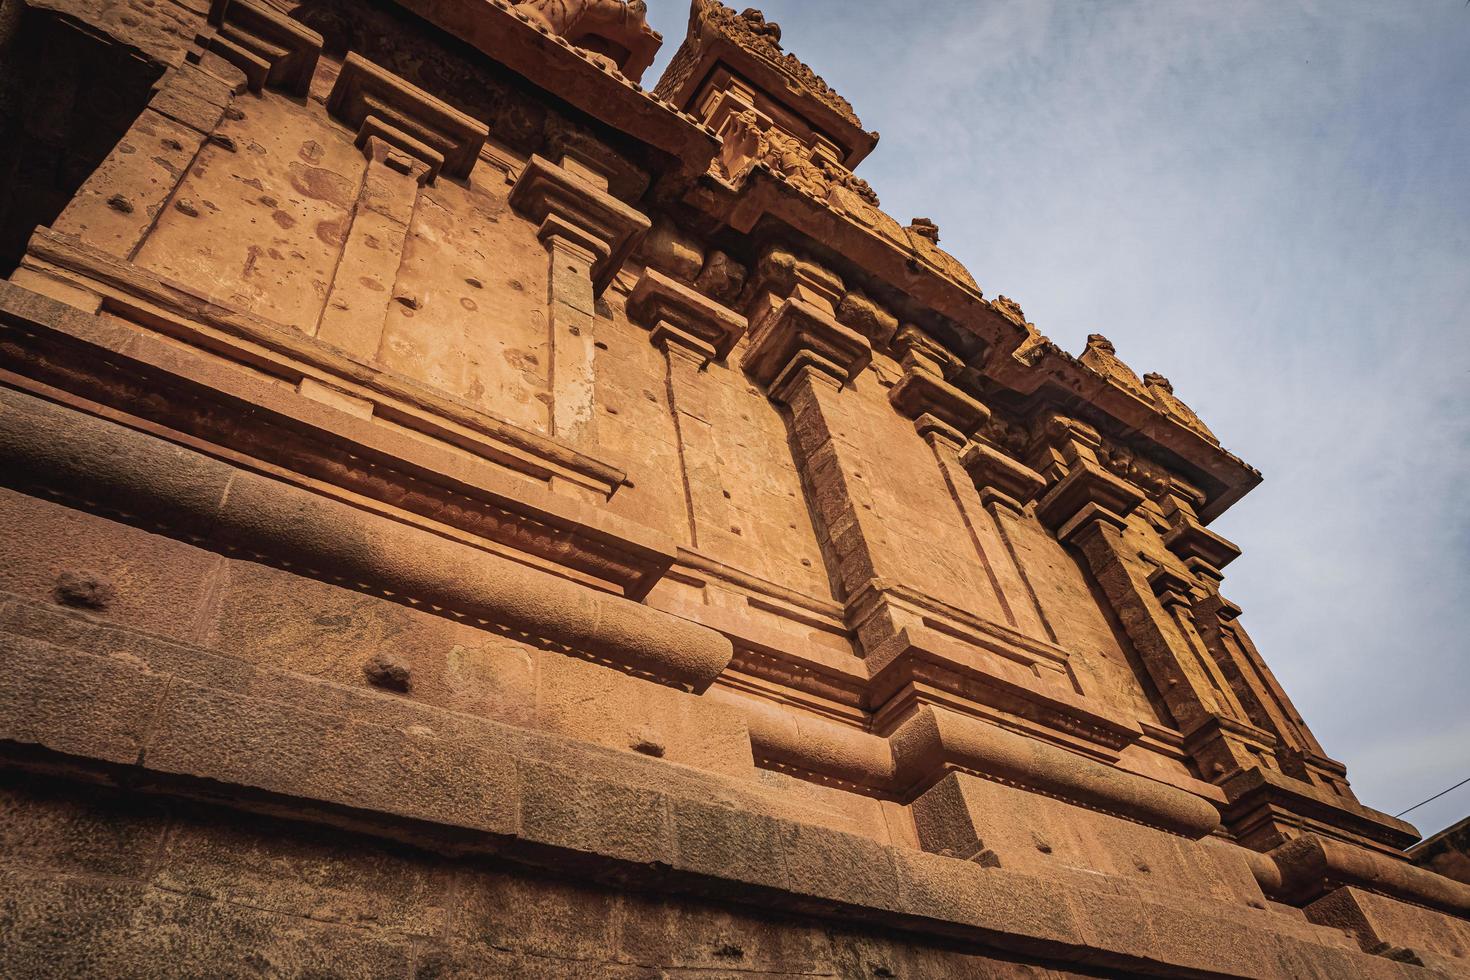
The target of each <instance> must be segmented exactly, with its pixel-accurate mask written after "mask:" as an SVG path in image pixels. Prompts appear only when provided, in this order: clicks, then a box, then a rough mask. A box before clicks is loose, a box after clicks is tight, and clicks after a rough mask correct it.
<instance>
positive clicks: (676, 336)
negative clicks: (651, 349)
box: [628, 269, 746, 361]
mask: <svg viewBox="0 0 1470 980" xmlns="http://www.w3.org/2000/svg"><path fill="white" fill-rule="evenodd" d="M628 313H629V315H630V316H631V317H632V318H633V319H634V320H635V321H637V322H639V323H642V324H643V325H644V326H646V327H648V328H649V329H650V331H651V338H652V340H653V342H654V343H656V344H659V345H663V344H665V343H677V344H680V345H682V346H683V347H685V348H687V349H689V350H692V351H696V352H698V353H700V354H702V355H704V357H705V360H706V361H710V360H724V359H725V358H726V357H727V356H729V354H730V351H731V350H732V349H733V348H734V346H735V344H736V343H737V342H739V340H740V338H741V337H743V336H745V329H746V323H745V317H743V316H740V315H739V314H738V313H735V312H734V311H733V310H731V309H729V308H728V307H726V306H723V305H721V304H720V303H716V302H715V301H714V300H712V299H710V298H708V297H707V296H705V295H704V294H702V293H698V292H696V291H694V290H693V289H690V288H689V287H688V286H685V285H683V284H681V283H678V282H675V281H674V280H673V279H670V278H669V277H668V276H666V275H664V274H663V273H661V272H658V271H657V270H654V269H646V270H644V272H643V277H642V278H641V279H639V280H638V285H636V286H634V287H633V293H632V295H631V296H629V297H628Z"/></svg>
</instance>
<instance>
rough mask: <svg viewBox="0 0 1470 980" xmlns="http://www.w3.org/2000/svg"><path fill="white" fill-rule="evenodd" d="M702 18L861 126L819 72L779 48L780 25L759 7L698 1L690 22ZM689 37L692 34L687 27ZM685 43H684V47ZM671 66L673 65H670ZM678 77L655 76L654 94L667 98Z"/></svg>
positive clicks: (797, 86) (797, 87)
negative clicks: (736, 7) (738, 7)
mask: <svg viewBox="0 0 1470 980" xmlns="http://www.w3.org/2000/svg"><path fill="white" fill-rule="evenodd" d="M699 20H702V21H703V22H704V24H705V25H706V26H707V28H712V29H713V30H715V31H718V32H719V33H721V34H724V35H725V36H727V37H729V38H730V39H731V40H733V41H734V42H735V43H736V44H738V45H739V46H740V47H741V48H743V49H744V50H745V51H746V52H748V53H749V54H751V55H752V56H754V57H756V58H759V59H761V60H762V61H764V62H766V63H767V64H769V65H770V66H771V67H772V68H774V69H776V70H777V71H778V72H780V73H781V74H782V75H784V76H786V77H787V78H788V79H790V81H791V83H792V88H793V90H795V91H803V90H805V91H808V92H811V93H812V94H813V95H814V96H815V97H816V98H817V99H819V100H821V102H822V103H823V104H824V105H826V106H827V107H828V108H830V109H831V110H832V111H834V112H836V113H838V114H839V115H840V116H842V118H843V119H845V120H847V122H848V123H849V124H850V125H852V126H854V127H861V126H862V122H861V121H860V120H859V119H858V117H857V114H856V113H855V112H853V109H852V103H850V102H848V101H847V100H846V99H844V98H843V97H842V96H840V95H838V94H837V92H836V91H835V90H834V89H833V88H832V87H831V86H830V85H828V84H827V83H826V81H824V80H823V79H822V77H821V76H820V75H818V74H817V73H816V72H814V71H812V70H811V68H809V67H808V66H807V65H806V64H805V63H804V62H802V60H801V59H800V58H798V57H796V56H795V55H793V54H788V53H787V52H785V51H783V50H781V27H780V25H779V24H775V23H772V22H770V21H768V20H766V18H765V15H763V14H762V13H761V12H760V11H759V10H756V9H754V8H751V7H747V8H746V9H745V11H744V12H743V13H739V14H737V13H736V12H735V11H734V10H732V9H731V8H729V7H726V6H725V5H724V4H722V3H719V2H718V0H698V2H697V4H696V5H695V9H694V11H693V14H692V16H691V21H699ZM690 36H691V37H694V36H695V31H694V30H693V29H691V31H690ZM688 43H689V42H687V41H686V42H685V45H686V46H687V45H688ZM684 53H685V51H684V49H683V48H681V49H680V52H679V54H678V55H675V59H674V60H675V61H676V62H678V61H679V60H681V58H680V56H681V55H684ZM670 67H671V68H672V67H673V66H670ZM680 80H681V79H680V77H679V73H678V72H674V73H673V74H671V75H665V77H663V78H661V79H659V84H658V87H657V88H655V89H654V94H655V95H657V96H659V97H660V98H665V99H667V98H669V97H670V96H672V95H673V94H674V91H675V89H676V88H678V85H677V82H679V81H680Z"/></svg>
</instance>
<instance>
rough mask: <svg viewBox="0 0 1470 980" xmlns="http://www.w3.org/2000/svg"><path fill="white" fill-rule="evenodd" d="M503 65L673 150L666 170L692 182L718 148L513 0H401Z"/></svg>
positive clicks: (693, 123) (689, 120) (704, 130)
mask: <svg viewBox="0 0 1470 980" xmlns="http://www.w3.org/2000/svg"><path fill="white" fill-rule="evenodd" d="M397 2H398V3H399V5H400V6H402V7H404V8H405V9H407V10H409V11H412V12H413V13H415V14H417V15H418V16H420V17H422V18H424V19H425V20H427V21H428V22H429V23H431V24H433V25H435V26H436V27H439V28H441V29H443V30H445V31H447V32H449V33H450V34H453V35H454V36H455V37H457V38H458V39H460V40H461V41H463V42H464V43H466V44H468V45H470V46H471V47H473V48H475V49H476V50H478V51H479V52H480V53H482V54H484V55H485V56H486V57H488V58H490V59H491V60H492V61H495V62H497V63H499V64H502V65H504V66H505V67H506V68H509V69H510V70H511V71H513V72H515V73H517V74H518V75H521V76H523V77H524V78H525V79H526V80H527V81H529V82H530V83H531V84H533V85H536V86H539V87H540V88H542V89H544V90H545V91H547V92H549V93H550V94H552V95H554V96H555V97H557V98H558V99H562V100H563V101H565V102H567V103H568V104H570V105H572V106H574V107H575V108H577V109H578V110H580V111H582V112H584V113H586V114H587V115H589V116H591V117H592V118H593V119H596V120H597V121H599V122H601V123H603V124H604V125H607V126H610V127H612V128H613V129H615V130H617V131H619V132H621V133H626V134H628V135H629V136H632V137H633V138H634V139H636V140H640V141H642V142H643V143H645V144H646V145H648V146H650V147H652V148H654V149H656V150H658V151H660V152H661V153H664V154H668V155H669V156H670V157H672V158H674V160H676V161H677V165H676V166H675V167H674V168H673V170H672V171H671V172H670V173H669V174H668V175H666V176H668V177H670V178H672V179H673V180H674V182H675V183H678V184H684V185H687V183H688V182H689V181H691V180H693V179H694V178H695V177H696V176H698V175H699V174H702V173H704V172H705V171H706V170H708V169H709V165H710V161H711V160H713V159H714V158H715V154H716V153H717V152H718V151H719V138H718V137H717V136H715V134H714V131H713V130H711V129H709V128H708V127H706V126H704V125H703V124H701V123H700V122H699V121H698V120H696V119H695V118H694V117H693V116H690V115H687V114H685V113H682V112H680V111H678V110H677V109H676V108H674V107H673V106H672V105H670V104H668V103H666V102H663V101H662V100H660V99H658V98H656V97H655V96H654V95H653V94H652V93H650V92H646V91H644V90H643V89H642V88H640V87H639V86H638V85H637V83H635V82H632V81H630V80H629V79H627V78H625V77H624V76H623V75H622V73H621V72H618V71H615V70H610V69H608V68H606V67H605V66H603V65H602V64H600V63H599V61H598V59H597V58H596V57H595V56H594V55H592V54H591V53H589V52H586V51H583V50H581V49H579V48H577V47H575V46H573V45H572V44H570V43H568V42H567V40H566V39H565V38H562V37H559V36H557V35H555V34H553V33H551V32H550V31H549V30H546V29H544V28H541V27H539V26H538V25H533V23H532V22H531V20H530V18H528V17H526V16H524V15H522V16H517V15H516V13H515V12H514V10H513V8H512V5H511V4H510V3H508V2H506V0H397Z"/></svg>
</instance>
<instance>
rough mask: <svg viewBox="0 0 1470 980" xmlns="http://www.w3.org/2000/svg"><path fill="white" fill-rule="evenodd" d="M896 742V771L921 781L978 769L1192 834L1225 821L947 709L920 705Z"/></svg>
mask: <svg viewBox="0 0 1470 980" xmlns="http://www.w3.org/2000/svg"><path fill="white" fill-rule="evenodd" d="M891 741H892V743H893V754H894V759H895V760H896V762H897V764H898V769H899V771H900V772H901V773H906V774H908V775H909V776H910V778H913V779H915V780H916V781H920V782H925V781H926V780H925V777H927V781H928V782H932V781H934V780H936V779H937V778H938V777H939V776H941V775H943V774H944V773H946V772H953V771H961V772H968V773H973V774H974V775H978V776H982V777H984V778H986V779H994V780H996V781H998V782H1002V783H1007V784H1009V785H1012V786H1026V787H1030V788H1033V789H1036V790H1040V791H1041V792H1044V793H1047V794H1048V795H1052V796H1056V797H1058V798H1060V799H1063V800H1068V801H1070V802H1073V803H1075V804H1077V805H1079V806H1084V807H1087V808H1089V809H1095V810H1099V811H1101V812H1103V813H1110V814H1113V815H1114V816H1119V817H1123V818H1124V819H1127V820H1133V821H1136V822H1138V823H1142V824H1145V825H1147V826H1150V827H1156V828H1158V829H1160V830H1166V831H1168V832H1170V833H1173V834H1178V835H1180V836H1183V837H1187V838H1191V839H1195V838H1199V837H1203V836H1205V835H1206V834H1208V833H1210V832H1211V831H1213V830H1214V829H1215V828H1217V827H1218V826H1219V825H1220V814H1219V811H1218V810H1216V809H1215V807H1214V806H1212V805H1211V804H1210V803H1208V802H1206V801H1205V800H1203V799H1200V798H1199V797H1198V796H1194V795H1192V794H1190V793H1187V792H1185V791H1183V790H1179V789H1175V788H1173V787H1172V786H1166V785H1164V784H1163V783H1159V782H1155V781H1154V780H1152V779H1147V778H1145V777H1143V776H1136V775H1133V774H1132V773H1127V772H1123V771H1122V770H1120V769H1116V768H1114V767H1112V766H1109V765H1106V764H1104V763H1101V762H1096V761H1094V760H1092V759H1087V758H1085V757H1083V756H1080V755H1077V754H1076V753H1073V752H1068V751H1067V750H1065V749H1062V748H1059V747H1057V746H1054V745H1048V744H1046V743H1045V742H1040V741H1037V740H1036V739H1033V738H1026V737H1025V736H1023V735H1017V734H1015V733H1014V732H1008V731H1006V730H1004V729H1002V728H999V727H997V726H995V725H992V724H990V723H988V722H984V721H980V720H978V719H975V718H967V717H965V716H963V715H960V714H958V713H956V712H953V711H949V710H946V709H943V708H937V707H924V708H920V709H919V710H918V711H916V712H915V713H914V714H913V715H912V716H911V717H910V718H909V719H908V720H907V721H905V722H904V724H903V725H902V726H900V727H899V728H898V729H897V730H896V731H895V732H894V733H893V735H892V736H891Z"/></svg>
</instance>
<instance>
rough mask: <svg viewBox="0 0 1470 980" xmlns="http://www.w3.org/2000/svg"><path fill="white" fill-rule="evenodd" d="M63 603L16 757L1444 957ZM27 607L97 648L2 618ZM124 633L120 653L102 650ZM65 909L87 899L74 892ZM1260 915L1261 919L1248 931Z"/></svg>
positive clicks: (1317, 953)
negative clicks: (948, 841)
mask: <svg viewBox="0 0 1470 980" xmlns="http://www.w3.org/2000/svg"><path fill="white" fill-rule="evenodd" d="M38 616H39V617H40V619H41V621H40V622H37V621H36V617H38ZM57 616H65V614H59V613H54V612H53V613H46V612H45V611H44V610H41V609H38V608H36V607H29V606H23V605H20V604H17V603H15V602H9V603H4V604H0V623H3V624H4V625H5V627H6V630H7V631H5V632H0V644H3V651H4V655H5V658H6V662H7V664H8V669H7V671H6V672H5V673H4V674H3V675H0V705H3V706H4V710H3V711H0V751H3V757H0V761H3V764H4V765H6V766H7V767H8V766H14V765H18V764H23V765H24V766H25V767H26V768H27V769H28V770H30V771H32V772H40V773H56V774H63V775H64V776H65V777H66V778H69V779H75V778H82V779H87V780H102V781H106V782H115V781H118V780H123V781H126V782H127V783H128V784H129V785H130V786H132V787H134V788H135V789H136V790H137V791H139V792H142V793H145V794H147V795H149V796H152V797H154V798H156V799H159V800H166V799H169V798H174V797H180V798H185V799H190V798H205V799H208V800H209V801H210V802H211V803H212V804H214V805H216V806H224V807H228V808H234V809H240V810H245V811H255V812H261V813H267V814H283V813H285V814H290V815H291V816H292V817H293V818H294V819H296V820H298V821H305V822H307V823H313V824H322V825H326V826H329V827H342V828H349V829H351V830H352V831H354V832H356V833H359V834H362V833H366V834H370V835H374V836H379V837H385V838H390V839H394V840H399V841H404V842H408V843H411V844H413V845H415V847H417V848H422V849H425V850H427V851H430V852H437V853H440V854H444V855H448V856H451V857H460V856H466V855H479V854H494V855H496V856H497V858H498V859H499V860H501V861H509V862H511V863H513V864H520V863H524V864H529V865H546V864H555V865H559V866H562V867H566V866H568V865H569V864H573V865H575V866H576V867H578V868H579V869H581V870H583V871H585V872H588V873H590V874H592V875H594V876H596V875H598V874H612V875H616V877H617V878H618V880H619V881H621V882H623V883H625V884H627V885H633V886H643V887H657V888H658V889H660V890H662V891H667V892H675V893H684V894H689V893H693V894H702V895H708V896H716V897H719V898H721V899H723V900H726V901H732V902H736V903H748V904H755V905H759V906H760V907H762V908H765V909H779V910H782V911H784V912H786V913H798V914H805V915H814V916H818V917H824V918H831V919H833V920H834V921H843V922H849V923H868V924H871V925H879V924H881V925H883V926H886V927H889V928H892V927H894V926H897V927H899V928H901V929H903V930H906V931H907V932H908V933H910V934H911V935H912V936H915V937H919V938H921V939H923V938H929V939H934V938H938V937H949V938H952V939H964V940H969V941H972V942H981V943H983V944H984V946H985V947H986V948H989V949H994V950H999V951H1003V952H1007V953H1011V954H1016V955H1026V956H1029V957H1041V958H1044V959H1046V960H1048V961H1051V962H1054V963H1062V964H1064V963H1069V962H1082V963H1086V964H1087V965H1088V967H1089V968H1092V969H1103V970H1108V971H1113V972H1129V973H1155V972H1163V973H1178V972H1194V971H1200V972H1207V973H1211V974H1214V975H1230V976H1243V977H1283V978H1284V977H1292V976H1300V975H1302V974H1301V970H1302V969H1303V967H1304V964H1310V969H1311V970H1313V971H1315V973H1316V974H1317V975H1324V976H1354V977H1370V978H1378V977H1382V978H1385V980H1387V978H1407V977H1416V976H1425V977H1428V976H1435V975H1448V974H1435V973H1432V972H1429V971H1416V970H1413V969H1411V968H1409V967H1407V966H1405V965H1404V964H1401V963H1396V962H1393V961H1391V960H1388V959H1384V958H1382V957H1376V956H1371V955H1368V954H1366V953H1362V952H1360V951H1358V950H1357V949H1356V948H1353V946H1352V945H1351V943H1350V942H1348V941H1347V940H1346V938H1345V937H1344V936H1343V934H1342V933H1341V932H1339V931H1337V930H1335V929H1319V928H1316V927H1311V926H1304V925H1303V924H1302V923H1301V922H1300V920H1299V919H1295V918H1293V917H1292V916H1290V915H1284V914H1282V913H1275V912H1269V911H1265V910H1263V909H1255V908H1249V907H1246V906H1243V905H1235V904H1231V903H1228V902H1223V901H1219V900H1212V899H1205V898H1189V897H1186V896H1183V895H1170V896H1169V897H1168V898H1167V900H1155V899H1150V898H1147V897H1144V896H1142V895H1139V894H1137V893H1118V892H1114V891H1109V892H1102V891H1094V890H1091V889H1088V888H1086V887H1081V886H1079V885H1078V884H1077V883H1076V882H1075V881H1073V880H1071V879H1069V878H1055V879H1054V878H1048V877H1046V876H1039V875H1032V874H1026V873H1020V872H1016V871H1011V870H1008V869H1005V868H997V867H982V866H981V865H979V864H976V863H974V862H969V861H962V860H957V859H955V858H952V857H945V856H941V855H936V854H927V853H923V852H920V851H915V850H910V849H907V848H900V847H892V846H885V845H881V844H878V843H876V842H874V841H873V840H871V839H868V838H865V837H861V836H855V835H853V834H848V833H844V832H841V831H838V830H833V829H830V828H828V827H824V826H820V825H817V824H814V823H810V822H807V821H805V820H804V819H802V818H801V817H800V816H798V815H796V814H794V813H792V812H791V811H790V810H789V809H787V810H784V811H783V810H782V809H781V808H780V807H779V805H774V806H773V802H772V801H773V798H772V796H771V795H770V794H769V793H768V792H763V791H762V790H761V788H760V784H759V783H758V782H749V781H745V780H739V779H729V778H722V777H718V776H715V775H713V774H709V773H700V772H697V771H695V770H691V769H684V768H681V767H677V766H672V765H669V764H668V763H664V762H662V761H660V760H658V759H653V758H647V757H645V756H641V755H638V754H635V753H629V752H615V751H609V750H599V749H596V748H594V747H590V746H586V745H582V744H579V743H576V742H573V741H569V740H566V739H560V738H554V737H548V736H546V735H542V734H538V733H535V732H531V731H526V730H521V729H515V728H510V727H507V726H505V725H501V724H497V723H494V722H490V721H487V720H484V719H479V718H475V717H472V716H467V715H463V714H458V713H453V712H445V711H441V710H437V709H432V708H428V707H426V706H423V705H420V704H416V703H414V702H412V701H409V700H405V699H402V698H394V697H390V696H387V695H378V694H373V693H371V692H364V691H361V690H353V689H348V688H343V687H339V686H337V685H334V684H330V683H326V682H323V681H319V680H315V679H311V678H306V677H302V676H298V675H291V674H285V673H273V672H270V671H267V670H263V669H260V668H255V667H252V666H250V665H247V664H243V663H240V662H238V661H231V660H228V659H227V658H221V657H218V656H217V655H212V654H210V653H209V652H208V651H204V650H192V649H189V648H185V647H181V646H179V645H178V644H169V643H162V642H160V641H157V640H151V639H149V638H147V637H143V636H136V635H135V636H132V637H127V636H123V635H119V634H118V633H117V632H116V631H106V630H103V631H99V630H98V629H97V626H96V624H91V623H88V622H87V621H85V620H75V621H73V623H72V625H71V628H69V629H58V626H59V625H60V624H58V623H56V622H54V619H55V617H57ZM47 619H50V620H52V621H50V622H46V620H47ZM27 622H29V623H30V626H31V627H32V628H37V627H39V628H41V629H43V630H44V631H45V632H46V633H47V635H52V636H59V635H70V636H71V637H73V640H72V641H71V643H72V644H77V645H79V646H81V647H89V646H91V645H92V644H97V646H98V649H97V650H96V651H95V652H93V651H90V650H86V649H80V648H78V647H76V646H69V645H61V644H56V643H48V642H43V641H39V640H36V639H32V638H30V637H28V636H23V635H17V634H15V633H13V632H9V631H8V630H11V629H14V628H16V627H17V625H20V627H21V628H25V624H26V623H27ZM109 649H111V650H125V651H126V656H116V655H114V656H108V655H102V656H99V655H97V653H99V652H102V651H105V650H109ZM712 797H713V798H718V799H719V800H720V801H721V803H718V804H716V803H712V802H711V798H712ZM734 842H738V844H739V847H738V849H732V843H734ZM58 914H62V915H64V916H75V915H79V914H81V913H80V910H78V909H75V908H71V907H67V906H62V908H61V909H60V911H59V913H58ZM1247 931H1248V932H1250V934H1251V935H1252V936H1253V937H1255V938H1254V939H1253V941H1251V942H1241V941H1240V936H1241V935H1242V934H1243V933H1245V932H1247ZM433 942H434V941H431V945H432V943H433ZM7 955H8V956H10V957H12V958H13V957H17V956H25V957H35V956H37V955H39V948H38V947H36V946H35V945H34V944H30V943H27V942H24V941H22V942H18V943H15V944H11V948H10V950H9V951H8V953H7ZM166 956H167V954H166V953H163V952H161V951H156V950H155V951H154V952H153V953H152V954H151V955H145V961H144V962H145V964H152V966H155V967H159V966H162V964H163V963H164V962H166V959H163V958H160V957H166ZM30 962H34V960H30Z"/></svg>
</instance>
